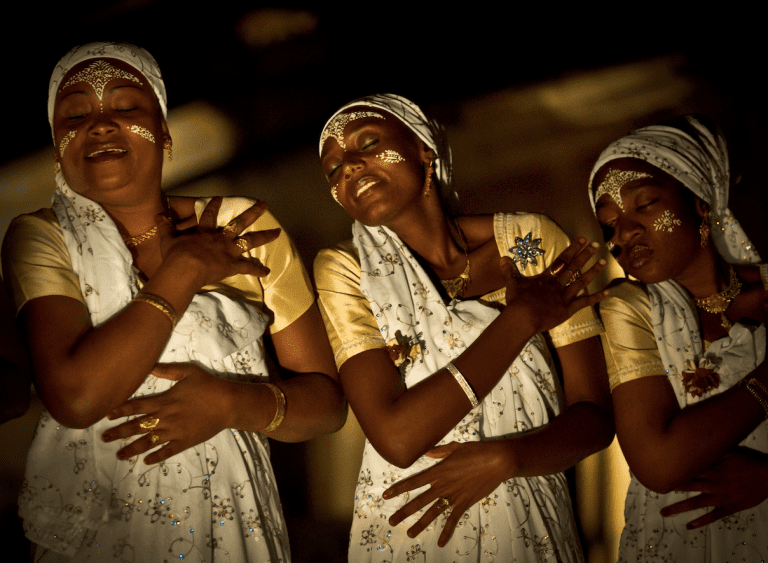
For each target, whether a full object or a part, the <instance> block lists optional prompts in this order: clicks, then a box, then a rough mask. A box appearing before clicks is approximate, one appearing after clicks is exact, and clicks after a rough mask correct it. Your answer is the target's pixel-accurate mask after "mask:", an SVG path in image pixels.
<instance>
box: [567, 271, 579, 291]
mask: <svg viewBox="0 0 768 563" xmlns="http://www.w3.org/2000/svg"><path fill="white" fill-rule="evenodd" d="M580 277H581V272H579V271H578V270H576V271H575V272H573V275H571V279H569V280H568V281H567V282H566V283H565V287H568V286H569V285H571V284H572V283H573V282H575V281H576V280H577V279H579V278H580Z"/></svg>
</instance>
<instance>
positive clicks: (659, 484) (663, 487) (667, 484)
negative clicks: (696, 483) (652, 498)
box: [633, 471, 680, 495]
mask: <svg viewBox="0 0 768 563" xmlns="http://www.w3.org/2000/svg"><path fill="white" fill-rule="evenodd" d="M633 473H634V474H635V477H637V480H638V481H640V483H641V484H642V485H643V486H644V487H645V488H646V489H648V490H650V491H653V492H654V493H658V494H660V495H665V494H667V493H671V492H672V491H675V490H677V488H678V486H679V485H680V483H678V482H677V481H675V480H672V479H670V478H668V477H667V476H665V475H663V474H658V472H656V474H654V472H653V471H649V472H647V473H646V472H641V473H637V472H635V471H633Z"/></svg>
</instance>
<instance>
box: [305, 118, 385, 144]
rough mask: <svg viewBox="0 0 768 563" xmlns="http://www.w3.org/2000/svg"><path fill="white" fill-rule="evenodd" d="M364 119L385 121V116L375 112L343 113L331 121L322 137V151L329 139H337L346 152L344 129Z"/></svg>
mask: <svg viewBox="0 0 768 563" xmlns="http://www.w3.org/2000/svg"><path fill="white" fill-rule="evenodd" d="M364 117H378V118H379V119H384V116H383V115H381V114H380V113H376V112H373V111H354V112H352V113H341V114H339V115H337V116H336V117H334V118H333V119H331V122H330V123H329V124H328V126H327V127H326V128H325V130H324V131H323V134H322V135H320V150H322V149H323V145H325V141H327V140H328V137H333V138H334V139H336V141H337V142H338V143H339V146H340V147H341V148H342V149H345V150H346V148H347V146H346V145H345V144H344V128H345V127H346V126H347V123H349V122H350V121H354V120H355V119H362V118H364Z"/></svg>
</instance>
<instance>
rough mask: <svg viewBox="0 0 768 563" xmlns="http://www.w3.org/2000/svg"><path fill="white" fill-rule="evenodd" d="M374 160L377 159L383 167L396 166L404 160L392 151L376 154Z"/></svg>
mask: <svg viewBox="0 0 768 563" xmlns="http://www.w3.org/2000/svg"><path fill="white" fill-rule="evenodd" d="M376 158H378V159H379V162H380V163H381V164H383V165H384V166H387V165H389V164H397V163H398V162H403V161H404V160H405V159H404V158H403V156H402V155H401V154H400V153H399V152H397V151H393V150H385V151H384V152H383V153H381V154H377V155H376Z"/></svg>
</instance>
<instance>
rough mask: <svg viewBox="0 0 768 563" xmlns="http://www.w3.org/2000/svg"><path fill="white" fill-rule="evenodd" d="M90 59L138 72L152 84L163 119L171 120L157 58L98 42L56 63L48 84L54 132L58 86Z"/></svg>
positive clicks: (132, 48)
mask: <svg viewBox="0 0 768 563" xmlns="http://www.w3.org/2000/svg"><path fill="white" fill-rule="evenodd" d="M90 59H117V60H120V61H123V62H126V63H128V64H129V65H131V66H132V67H133V68H135V69H136V70H138V71H139V72H140V73H141V74H142V75H144V77H145V78H146V79H147V80H149V84H150V85H151V86H152V90H153V91H154V92H155V97H157V101H158V102H159V103H160V109H161V110H162V111H163V117H165V118H167V117H168V96H167V95H166V93H165V83H164V82H163V76H162V75H161V74H160V67H159V66H158V64H157V61H156V60H155V58H154V57H153V56H152V55H150V54H149V52H148V51H147V50H146V49H142V48H141V47H137V46H136V45H131V44H130V43H114V42H104V41H99V42H96V43H87V44H85V45H78V46H77V47H73V48H72V49H71V50H70V51H69V52H68V53H67V54H66V55H64V56H63V57H62V58H61V60H60V61H59V62H58V63H56V67H55V68H54V69H53V74H51V80H50V82H49V83H48V122H49V123H50V124H51V132H53V107H54V104H55V102H56V93H57V90H58V89H59V84H60V83H61V81H62V79H63V78H64V77H65V76H66V75H67V73H68V72H69V71H70V70H71V69H72V67H74V66H75V65H77V64H79V63H81V62H83V61H87V60H90Z"/></svg>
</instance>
